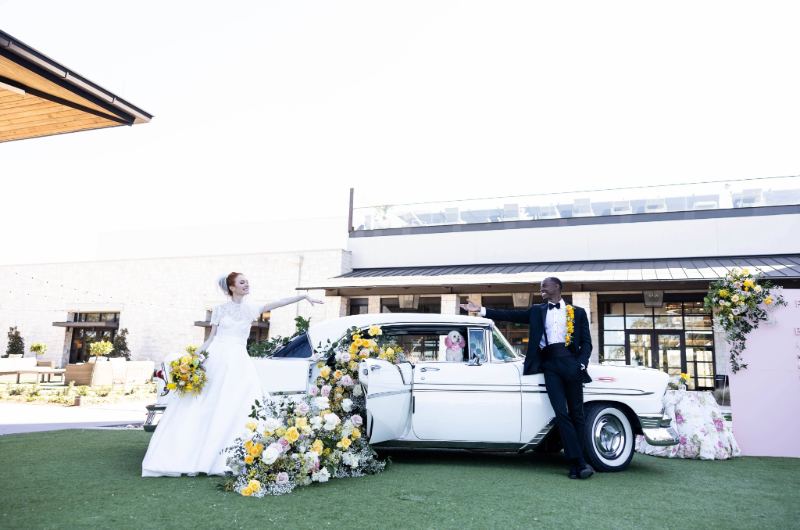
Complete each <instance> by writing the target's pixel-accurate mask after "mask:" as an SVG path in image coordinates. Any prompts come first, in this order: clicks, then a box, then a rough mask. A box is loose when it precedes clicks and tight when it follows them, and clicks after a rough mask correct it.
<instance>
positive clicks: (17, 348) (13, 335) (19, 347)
mask: <svg viewBox="0 0 800 530" xmlns="http://www.w3.org/2000/svg"><path fill="white" fill-rule="evenodd" d="M6 355H25V341H24V340H22V337H21V336H20V334H19V331H17V326H14V327H13V328H8V347H7V348H6Z"/></svg>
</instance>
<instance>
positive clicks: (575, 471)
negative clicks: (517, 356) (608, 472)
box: [461, 278, 594, 479]
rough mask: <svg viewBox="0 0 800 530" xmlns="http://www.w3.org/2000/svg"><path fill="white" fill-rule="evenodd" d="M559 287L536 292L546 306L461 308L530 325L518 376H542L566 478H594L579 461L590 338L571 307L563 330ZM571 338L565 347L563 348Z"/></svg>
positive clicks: (548, 284)
mask: <svg viewBox="0 0 800 530" xmlns="http://www.w3.org/2000/svg"><path fill="white" fill-rule="evenodd" d="M562 286H563V284H562V283H561V280H559V279H558V278H545V279H544V281H542V284H541V287H540V288H539V290H540V292H541V293H542V298H544V300H545V303H543V304H534V305H532V306H531V307H529V308H528V309H522V310H516V311H508V310H501V309H488V308H485V307H481V306H480V305H478V304H476V303H475V302H473V301H472V300H469V299H468V300H467V302H468V303H467V304H461V308H462V309H465V310H467V311H470V312H473V313H476V312H479V311H480V314H481V316H484V317H486V318H490V319H492V320H500V321H505V322H516V323H519V324H530V342H528V353H527V355H525V364H524V368H523V375H531V374H540V373H544V383H545V387H546V388H547V395H548V397H549V398H550V404H551V405H552V406H553V411H554V412H555V414H556V425H558V433H559V434H560V435H561V443H562V445H563V446H564V453H565V454H566V457H567V459H568V460H569V462H570V467H569V478H582V479H586V478H589V477H591V476H592V475H593V474H594V469H592V466H590V465H589V464H587V463H586V461H585V460H584V459H583V441H584V436H585V435H584V420H583V383H591V382H592V378H591V377H589V374H588V373H587V372H586V366H587V365H588V364H589V356H590V355H591V354H592V336H591V332H590V330H589V319H588V318H587V316H586V311H584V310H583V309H582V308H580V307H575V306H572V308H573V310H574V322H573V324H572V326H568V322H567V321H568V317H569V315H568V311H567V304H566V303H565V302H564V300H562V299H561V289H562ZM570 330H571V331H570ZM568 335H570V337H569V338H570V341H569V345H567V344H566V342H567V336H568Z"/></svg>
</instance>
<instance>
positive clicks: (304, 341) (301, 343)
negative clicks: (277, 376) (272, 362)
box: [272, 333, 311, 359]
mask: <svg viewBox="0 0 800 530" xmlns="http://www.w3.org/2000/svg"><path fill="white" fill-rule="evenodd" d="M306 357H311V344H309V343H308V334H307V333H303V334H302V335H299V336H297V337H295V338H293V339H292V340H291V341H289V344H287V345H286V346H284V347H282V348H280V349H279V350H278V351H276V352H275V354H274V355H273V356H272V358H273V359H286V358H294V359H303V358H306Z"/></svg>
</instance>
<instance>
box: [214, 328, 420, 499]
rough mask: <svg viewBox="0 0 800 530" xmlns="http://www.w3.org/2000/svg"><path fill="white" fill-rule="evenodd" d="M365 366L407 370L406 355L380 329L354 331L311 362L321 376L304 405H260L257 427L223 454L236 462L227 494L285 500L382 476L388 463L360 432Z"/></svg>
mask: <svg viewBox="0 0 800 530" xmlns="http://www.w3.org/2000/svg"><path fill="white" fill-rule="evenodd" d="M323 357H325V358H327V362H326V361H322V360H321V359H322V358H323ZM366 358H377V359H382V360H385V361H387V362H391V363H393V364H399V363H401V362H405V355H404V353H403V349H402V348H401V347H400V346H398V345H397V343H396V341H395V339H394V338H387V337H385V336H384V335H383V331H382V330H381V328H380V326H371V327H369V328H367V329H358V328H356V327H352V328H350V329H348V330H347V332H346V333H345V334H344V336H343V337H342V338H341V339H339V340H338V341H336V342H333V343H331V342H330V341H328V344H327V345H325V346H322V345H320V346H319V347H318V348H317V349H316V351H315V352H314V355H313V357H312V360H313V361H314V362H315V363H317V364H316V368H317V369H318V370H319V375H318V376H317V377H316V378H315V380H314V381H313V383H312V386H311V388H310V389H309V393H308V395H306V396H305V397H304V398H303V399H302V400H301V401H299V402H296V401H293V400H291V399H289V398H287V397H284V398H282V399H280V400H278V401H272V402H269V403H265V404H264V405H261V404H260V403H259V402H256V404H255V405H254V406H253V412H252V413H251V415H250V417H251V418H252V421H250V422H248V423H247V424H246V425H245V431H244V433H243V434H242V436H241V437H239V438H237V440H236V442H235V443H234V445H233V446H231V447H228V448H227V449H225V450H224V451H225V452H228V453H230V454H231V456H230V457H228V460H227V463H228V466H229V467H230V468H231V470H232V473H230V474H229V475H228V476H227V477H226V482H225V484H224V485H223V487H224V489H226V490H228V491H235V492H237V493H240V494H241V495H244V496H246V497H250V496H253V497H263V496H265V495H281V494H284V493H289V492H291V491H292V490H293V489H294V488H295V487H297V486H307V485H309V484H311V483H313V482H327V481H328V480H329V479H330V478H341V477H360V476H363V475H365V474H374V473H379V472H380V471H382V470H383V469H384V468H385V467H386V462H383V461H381V460H378V459H377V455H376V453H375V451H373V450H372V448H371V447H370V445H369V442H368V440H367V439H366V436H365V435H364V434H365V433H363V432H362V431H361V429H362V428H363V427H364V423H365V417H366V397H365V396H364V393H363V391H362V388H361V384H360V383H359V380H358V366H359V365H358V363H359V361H361V360H363V359H366Z"/></svg>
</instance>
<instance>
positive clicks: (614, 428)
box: [584, 403, 634, 473]
mask: <svg viewBox="0 0 800 530" xmlns="http://www.w3.org/2000/svg"><path fill="white" fill-rule="evenodd" d="M585 436H586V438H585V440H584V452H585V453H586V459H587V460H588V461H589V463H590V464H591V465H592V467H593V468H594V469H596V470H597V471H602V472H606V473H608V472H614V471H622V470H624V469H625V468H626V467H628V464H630V462H631V459H632V458H633V447H634V434H633V429H632V428H631V423H630V421H628V417H627V416H626V415H625V413H624V412H623V411H622V410H620V409H619V408H617V406H615V405H612V404H607V403H596V404H592V405H589V406H588V407H587V408H586V430H585Z"/></svg>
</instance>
